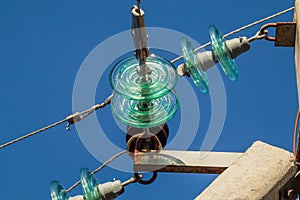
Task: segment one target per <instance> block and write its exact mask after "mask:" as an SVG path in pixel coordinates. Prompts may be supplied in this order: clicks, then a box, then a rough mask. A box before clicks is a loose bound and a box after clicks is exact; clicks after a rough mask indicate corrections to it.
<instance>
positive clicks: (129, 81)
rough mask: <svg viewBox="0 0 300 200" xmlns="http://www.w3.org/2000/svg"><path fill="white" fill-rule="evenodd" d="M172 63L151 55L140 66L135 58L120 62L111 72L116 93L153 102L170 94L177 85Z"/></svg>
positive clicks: (111, 81) (111, 79)
mask: <svg viewBox="0 0 300 200" xmlns="http://www.w3.org/2000/svg"><path fill="white" fill-rule="evenodd" d="M177 77H178V76H177V72H176V70H175V67H174V66H173V64H172V63H170V62H169V61H168V60H165V59H163V58H161V57H158V56H155V55H151V56H150V57H148V58H147V60H146V63H145V64H142V65H140V63H139V61H138V60H137V59H136V58H135V57H134V56H133V57H129V58H127V59H124V60H122V61H120V62H119V63H118V64H116V65H115V66H114V68H113V69H112V70H111V72H110V84H111V86H112V88H113V89H114V91H115V92H116V93H118V94H120V95H122V96H123V97H125V98H127V99H132V100H152V99H156V98H160V97H162V96H164V95H166V94H168V93H169V92H170V91H171V90H172V89H173V88H174V87H175V85H176V83H177Z"/></svg>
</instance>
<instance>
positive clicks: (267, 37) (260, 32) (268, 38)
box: [259, 23, 277, 41]
mask: <svg viewBox="0 0 300 200" xmlns="http://www.w3.org/2000/svg"><path fill="white" fill-rule="evenodd" d="M276 26H277V23H269V24H265V25H263V26H262V27H261V28H260V30H259V35H265V37H264V39H266V40H268V41H275V37H270V36H268V34H266V33H268V32H267V29H268V28H271V27H272V28H273V27H275V28H276Z"/></svg>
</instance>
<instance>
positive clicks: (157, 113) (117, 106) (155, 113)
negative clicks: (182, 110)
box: [111, 91, 179, 128]
mask: <svg viewBox="0 0 300 200" xmlns="http://www.w3.org/2000/svg"><path fill="white" fill-rule="evenodd" d="M111 106H112V112H113V114H114V115H115V116H116V117H117V118H118V119H119V120H120V121H121V122H122V123H123V124H126V125H128V126H133V127H137V128H150V127H154V126H158V125H161V124H164V123H165V122H166V121H168V120H169V119H171V118H172V117H173V116H174V115H175V113H176V111H177V109H178V106H179V102H178V99H177V96H176V94H175V93H174V92H173V91H171V92H170V93H169V94H167V95H165V96H163V97H160V98H157V99H152V100H149V101H137V100H130V99H127V98H124V97H123V96H121V95H118V94H115V95H114V97H113V98H112V100H111Z"/></svg>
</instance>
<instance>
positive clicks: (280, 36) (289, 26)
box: [275, 22, 296, 47]
mask: <svg viewBox="0 0 300 200" xmlns="http://www.w3.org/2000/svg"><path fill="white" fill-rule="evenodd" d="M295 37H296V22H278V23H277V25H276V38H275V46H285V47H294V46H295Z"/></svg>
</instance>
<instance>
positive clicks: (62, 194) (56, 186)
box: [50, 181, 69, 200]
mask: <svg viewBox="0 0 300 200" xmlns="http://www.w3.org/2000/svg"><path fill="white" fill-rule="evenodd" d="M50 193H51V199H52V200H68V199H69V195H68V193H67V191H66V189H65V188H64V186H63V185H61V184H60V183H59V182H58V181H52V182H51V184H50Z"/></svg>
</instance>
